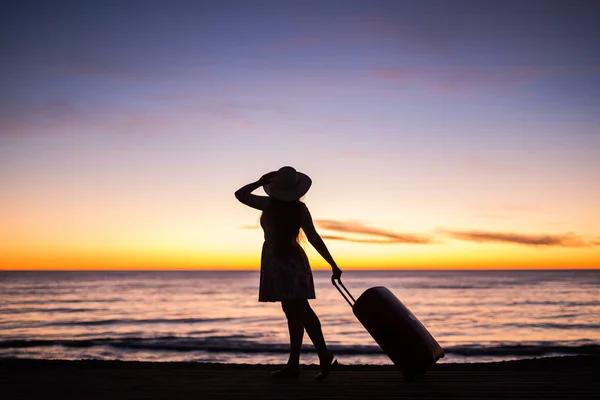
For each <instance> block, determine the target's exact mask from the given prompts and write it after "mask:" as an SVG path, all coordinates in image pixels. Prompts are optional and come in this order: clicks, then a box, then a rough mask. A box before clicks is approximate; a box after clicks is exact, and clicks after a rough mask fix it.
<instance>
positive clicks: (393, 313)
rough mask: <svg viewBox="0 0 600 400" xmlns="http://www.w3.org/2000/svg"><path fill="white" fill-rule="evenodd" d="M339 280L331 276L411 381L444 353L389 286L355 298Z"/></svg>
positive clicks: (356, 312)
mask: <svg viewBox="0 0 600 400" xmlns="http://www.w3.org/2000/svg"><path fill="white" fill-rule="evenodd" d="M338 281H339V286H338V284H337V283H336V280H335V278H333V277H332V278H331V282H332V283H333V285H334V286H335V287H336V289H337V290H338V291H339V292H340V293H341V294H342V296H343V297H344V299H345V300H346V301H347V302H348V304H350V306H351V307H352V312H353V313H354V315H355V316H356V318H358V320H359V321H360V323H361V324H362V325H363V326H364V327H365V329H366V330H367V331H368V332H369V333H370V334H371V336H372V337H373V339H375V341H376V342H377V344H378V345H379V347H381V349H382V350H383V351H384V352H385V353H386V354H387V355H388V357H389V358H390V360H392V362H393V363H394V365H396V367H398V369H400V371H402V373H403V374H404V377H405V379H406V380H407V381H408V382H411V381H413V380H414V378H415V377H416V376H418V375H422V374H424V373H425V371H426V369H427V368H429V367H430V366H431V365H433V364H435V362H436V361H437V360H439V359H440V358H442V357H444V350H443V349H442V348H441V347H440V345H439V344H438V343H437V342H436V341H435V339H434V338H433V336H431V334H430V333H429V332H428V331H427V329H425V327H424V326H423V324H422V323H421V322H420V321H419V320H418V319H417V317H415V316H414V314H413V313H412V312H410V310H409V309H408V308H406V306H405V305H404V304H402V302H401V301H400V300H398V298H397V297H396V296H394V294H393V293H392V292H391V291H390V290H389V289H387V288H385V287H383V286H377V287H372V288H370V289H367V290H366V291H365V292H364V293H363V294H362V295H361V296H360V297H359V298H358V299H357V300H355V299H354V297H352V295H351V294H350V292H349V291H348V289H346V287H345V286H344V284H343V283H342V280H341V279H338ZM340 286H341V287H342V288H343V289H344V290H343V291H342V289H340ZM346 294H347V296H346Z"/></svg>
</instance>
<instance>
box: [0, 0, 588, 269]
mask: <svg viewBox="0 0 600 400" xmlns="http://www.w3.org/2000/svg"><path fill="white" fill-rule="evenodd" d="M598 10H599V9H598V7H597V4H596V2H595V1H581V0H570V1H566V0H565V1H552V0H546V1H537V0H531V1H526V2H524V1H511V0H507V1H502V2H491V1H490V2H487V1H428V0H419V1H401V0H398V1H377V0H375V1H373V0H370V1H352V0H348V1H330V0H322V1H310V0H309V1H252V0H249V1H231V0H219V1H201V0H198V1H177V0H174V1H153V0H147V1H136V0H128V1H113V0H103V1H85V0H79V1H52V2H48V1H29V0H19V1H11V0H9V1H3V2H2V3H0V38H1V39H0V53H1V54H2V55H3V56H2V57H1V58H0V269H188V268H200V269H221V268H233V269H240V268H244V269H246V268H249V269H257V268H258V267H259V265H260V247H261V244H262V241H263V236H262V231H261V230H260V229H259V225H258V219H259V217H260V214H259V212H258V211H256V210H254V209H251V208H248V207H245V206H244V205H242V204H241V203H239V202H238V201H237V200H236V199H235V197H234V196H233V193H234V191H235V190H237V189H238V188H239V187H241V186H243V185H245V184H247V183H250V182H253V181H255V180H257V179H258V178H260V176H261V175H263V174H264V173H266V172H269V171H273V170H277V169H278V168H280V167H282V166H284V165H291V166H293V167H295V168H296V169H297V170H299V171H301V172H304V173H306V174H308V175H309V176H310V177H311V178H312V180H313V185H312V187H311V189H310V191H309V192H308V193H307V195H306V196H305V198H304V199H303V200H304V201H305V202H306V204H307V206H308V208H309V210H310V212H311V214H312V217H313V220H314V221H315V225H316V227H317V230H318V232H319V233H320V234H321V236H322V237H323V238H324V240H325V243H326V244H327V246H328V248H329V250H330V251H331V253H332V255H333V257H334V258H335V259H336V261H337V263H338V264H339V266H340V268H342V269H344V268H349V269H352V268H407V269H445V268H457V269H471V268H474V269H477V268H481V269H489V268H491V269H498V268H509V269H511V268H519V269H534V268H600V52H599V51H598V49H599V48H600V25H599V24H597V21H598V20H599V18H600V12H599V11H598ZM256 194H259V195H264V192H263V191H262V189H259V190H257V191H256ZM304 246H305V249H306V251H307V253H308V255H309V258H310V260H311V264H312V265H313V267H314V268H315V269H320V268H326V263H325V262H324V260H323V259H321V258H320V257H319V255H318V254H317V253H316V252H315V251H314V249H312V247H311V246H310V244H308V243H304Z"/></svg>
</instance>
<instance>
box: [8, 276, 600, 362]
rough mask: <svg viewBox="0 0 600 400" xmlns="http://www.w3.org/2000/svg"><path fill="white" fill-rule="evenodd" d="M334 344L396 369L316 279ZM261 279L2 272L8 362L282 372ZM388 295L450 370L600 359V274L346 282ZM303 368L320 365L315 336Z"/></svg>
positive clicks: (352, 356) (351, 358) (282, 352)
mask: <svg viewBox="0 0 600 400" xmlns="http://www.w3.org/2000/svg"><path fill="white" fill-rule="evenodd" d="M314 276H315V285H316V291H317V299H315V300H311V304H312V307H313V309H314V310H315V311H316V313H317V315H318V316H319V317H320V319H321V323H322V326H323V332H324V335H325V339H326V341H327V343H328V345H329V347H330V349H331V350H332V351H333V352H334V353H335V354H336V356H337V358H338V360H339V361H340V362H341V363H345V364H391V362H390V360H389V359H388V358H387V357H386V356H385V354H383V353H382V352H381V350H380V349H379V347H378V346H377V344H376V343H375V342H374V341H373V339H372V338H371V336H370V335H369V334H368V333H367V332H366V330H365V329H364V328H363V327H362V325H361V324H360V323H359V322H358V321H357V320H356V318H355V317H354V315H353V314H352V310H351V308H350V306H349V305H348V304H347V303H346V302H345V301H344V299H343V298H342V297H341V295H340V294H339V293H338V292H337V290H336V289H335V288H334V287H333V286H332V285H331V281H330V276H331V274H330V273H329V272H326V271H315V272H314ZM258 278H259V275H258V271H85V272H84V271H48V272H39V271H30V272H16V271H14V272H9V271H4V272H0V358H55V359H71V360H73V359H100V360H125V361H130V360H137V361H197V362H216V363H246V364H271V363H274V364H280V363H284V362H285V361H286V360H287V351H288V336H287V325H286V321H285V317H284V315H283V312H282V311H281V308H280V304H279V303H259V302H258V301H257V297H258ZM342 281H343V282H344V284H345V285H346V287H348V289H349V290H350V291H351V292H352V294H353V295H354V297H358V296H359V295H360V294H361V293H362V292H363V291H364V290H366V289H367V288H369V287H373V286H386V287H387V288H389V289H390V290H392V292H394V293H395V294H396V296H398V298H400V300H401V301H402V302H403V303H404V304H405V305H406V306H407V307H409V308H410V309H411V311H413V313H414V314H415V315H416V316H417V317H418V318H419V319H420V320H421V322H422V323H423V324H424V325H425V326H426V327H427V329H428V330H429V331H430V332H431V334H432V335H433V336H434V337H435V338H436V339H437V340H438V342H439V343H440V345H441V346H442V347H443V348H444V350H445V352H446V357H445V358H443V359H442V360H440V362H488V361H500V360H511V359H522V358H532V357H545V356H554V355H575V354H599V353H600V270H591V271H583V270H579V271H551V270H546V271H354V270H348V271H345V272H344V274H343V276H342ZM303 346H304V348H303V355H302V360H301V361H302V363H306V364H310V363H316V362H317V356H316V354H315V352H314V349H313V347H312V344H311V343H310V340H309V338H308V336H307V335H305V338H304V345H303Z"/></svg>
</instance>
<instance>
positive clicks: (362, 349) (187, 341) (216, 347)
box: [0, 335, 600, 357]
mask: <svg viewBox="0 0 600 400" xmlns="http://www.w3.org/2000/svg"><path fill="white" fill-rule="evenodd" d="M252 339H255V338H254V337H251V336H245V335H234V336H226V337H220V336H215V337H205V338H185V337H174V336H169V337H159V338H141V337H129V338H96V339H85V340H77V339H66V340H45V339H31V340H0V349H24V348H43V347H51V346H62V347H65V348H91V347H112V348H116V349H121V350H145V351H172V352H189V351H202V352H212V353H287V352H288V351H289V346H288V344H283V343H268V342H267V343H265V342H262V341H261V342H258V341H256V340H252ZM329 347H330V349H331V351H332V352H334V353H336V354H338V355H371V354H382V350H381V349H380V348H379V347H378V346H373V345H365V346H361V345H331V346H329ZM303 351H304V352H314V348H313V347H312V346H310V345H306V346H304V347H303ZM444 351H445V352H446V354H454V355H459V356H468V357H484V356H516V357H523V356H544V355H551V354H552V355H556V354H562V355H592V354H594V355H598V354H600V344H595V343H581V342H574V343H570V344H565V343H562V342H558V343H557V342H544V343H531V344H511V343H509V344H506V343H500V344H487V345H459V346H449V347H445V348H444Z"/></svg>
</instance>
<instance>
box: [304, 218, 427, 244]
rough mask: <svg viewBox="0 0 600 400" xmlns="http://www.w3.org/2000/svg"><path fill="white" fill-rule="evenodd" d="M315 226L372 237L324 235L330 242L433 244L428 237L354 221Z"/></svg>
mask: <svg viewBox="0 0 600 400" xmlns="http://www.w3.org/2000/svg"><path fill="white" fill-rule="evenodd" d="M315 225H317V226H318V227H319V228H321V229H324V230H327V231H333V232H341V233H348V234H355V235H366V236H371V237H374V238H373V239H357V238H350V237H347V236H338V235H325V236H323V237H324V238H328V239H332V240H345V241H349V242H356V243H381V244H400V243H405V244H433V243H435V242H434V241H433V239H432V238H431V237H429V236H423V235H415V234H410V233H396V232H392V231H388V230H385V229H379V228H373V227H370V226H367V225H364V224H362V223H360V222H356V221H334V220H330V219H319V220H315Z"/></svg>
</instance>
